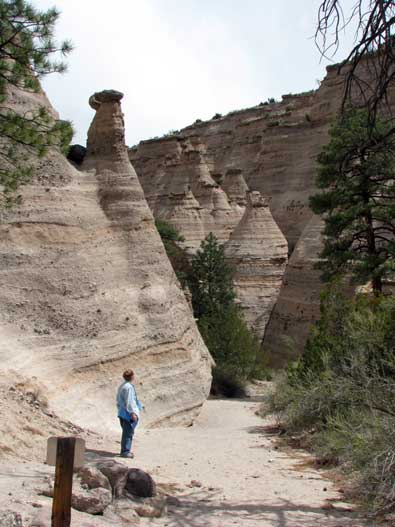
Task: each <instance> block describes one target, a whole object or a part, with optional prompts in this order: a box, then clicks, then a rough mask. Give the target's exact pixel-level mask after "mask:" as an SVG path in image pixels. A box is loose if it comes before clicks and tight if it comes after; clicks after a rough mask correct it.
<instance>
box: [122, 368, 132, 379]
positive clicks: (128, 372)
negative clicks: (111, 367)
mask: <svg viewBox="0 0 395 527" xmlns="http://www.w3.org/2000/svg"><path fill="white" fill-rule="evenodd" d="M133 377H134V371H133V370H125V371H124V372H123V378H124V379H125V381H130V380H132V379H133Z"/></svg>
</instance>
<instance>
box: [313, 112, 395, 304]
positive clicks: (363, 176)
mask: <svg viewBox="0 0 395 527" xmlns="http://www.w3.org/2000/svg"><path fill="white" fill-rule="evenodd" d="M368 122H369V115H368V112H367V111H365V110H353V111H349V112H348V113H346V114H345V115H344V116H343V118H342V119H340V120H339V121H338V122H337V124H335V125H334V126H333V127H332V129H331V131H330V142H329V144H328V145H327V146H326V147H324V149H323V150H322V152H321V154H320V155H319V158H318V161H319V169H318V175H317V185H318V187H319V188H320V189H322V192H320V193H318V194H316V195H315V196H312V197H311V198H310V206H311V208H312V210H313V211H314V212H315V213H317V214H322V215H323V216H324V219H325V228H324V235H325V242H324V249H323V251H322V254H321V256H322V258H323V261H322V262H321V263H320V267H321V268H322V270H323V271H324V273H323V278H324V280H329V279H331V278H333V277H334V276H336V275H337V274H351V276H352V278H353V281H354V282H355V283H359V284H363V283H366V282H368V281H371V283H372V287H373V290H374V292H375V293H376V294H377V293H379V292H380V291H381V290H382V280H383V278H385V277H387V276H391V275H392V274H393V273H394V271H395V180H394V178H395V137H394V135H393V134H391V133H390V130H391V125H390V124H389V123H383V122H382V121H380V120H378V119H377V120H376V123H375V126H374V127H373V129H368Z"/></svg>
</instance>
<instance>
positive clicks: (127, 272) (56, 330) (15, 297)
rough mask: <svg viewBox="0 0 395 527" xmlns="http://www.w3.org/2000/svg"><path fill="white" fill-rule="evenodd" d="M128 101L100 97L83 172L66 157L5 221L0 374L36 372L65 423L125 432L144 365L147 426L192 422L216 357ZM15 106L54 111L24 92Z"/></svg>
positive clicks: (43, 165)
mask: <svg viewBox="0 0 395 527" xmlns="http://www.w3.org/2000/svg"><path fill="white" fill-rule="evenodd" d="M121 96H122V94H120V93H118V92H113V91H107V92H101V93H99V94H95V96H94V97H93V98H92V99H91V104H92V106H94V108H96V115H95V117H94V120H93V123H92V125H91V128H90V130H89V134H88V151H87V156H86V158H85V161H84V163H83V171H82V172H79V171H77V170H75V169H74V168H73V167H72V166H71V165H70V164H69V163H68V162H67V161H66V159H65V158H64V157H63V156H62V155H61V154H60V153H59V152H58V151H57V150H55V149H54V150H51V152H50V153H49V155H48V157H46V158H45V159H43V160H42V161H40V162H39V163H38V166H37V176H36V179H35V181H33V182H32V183H31V184H29V185H27V186H25V187H23V203H22V206H21V207H19V208H17V209H14V210H12V211H9V212H6V213H4V214H3V222H2V223H1V225H0V279H1V288H0V298H1V305H2V309H1V313H0V343H1V345H0V368H1V372H2V374H5V375H6V374H7V372H9V371H10V370H15V371H16V372H17V374H18V372H22V373H23V374H24V375H25V376H26V375H28V376H36V377H38V378H39V379H40V380H41V381H42V382H43V383H44V384H45V386H46V390H47V392H48V393H47V396H48V399H49V402H50V405H51V406H52V407H53V408H54V409H55V410H56V411H57V412H58V413H59V414H60V415H61V416H62V417H63V418H67V419H70V420H73V421H74V422H77V423H79V424H81V425H83V426H87V427H91V428H94V429H99V430H107V431H108V430H109V429H111V428H114V429H118V426H119V425H118V423H117V421H116V413H115V408H114V397H115V390H116V387H117V385H118V384H119V383H120V382H121V374H122V371H123V370H124V369H125V368H127V367H128V368H130V367H131V368H133V369H134V370H135V373H136V386H137V390H138V392H139V397H140V399H141V400H142V401H143V403H144V404H145V408H146V410H145V411H144V413H143V415H142V422H143V423H145V424H151V425H154V424H160V423H165V424H166V425H169V424H171V423H185V424H188V423H191V422H192V420H193V418H194V416H195V415H196V414H197V413H198V411H199V408H200V406H201V405H202V403H203V402H204V400H205V399H206V397H207V395H208V391H209V387H210V381H211V373H210V370H211V359H210V357H209V354H208V351H207V349H206V347H205V345H204V343H203V341H202V339H201V337H200V335H199V333H198V331H197V328H196V326H195V322H194V320H193V316H192V313H191V311H190V308H189V306H188V304H187V302H186V301H185V298H184V296H183V293H182V292H181V291H180V289H179V286H178V282H177V280H176V277H175V275H174V273H173V270H172V268H171V265H170V263H169V261H168V259H167V257H166V254H165V251H164V248H163V245H162V243H161V240H160V238H159V235H158V233H157V231H156V229H155V226H154V221H153V217H152V214H151V212H150V210H149V207H148V206H147V204H146V201H145V199H144V195H143V192H142V189H141V186H140V184H139V182H138V180H137V177H136V174H135V172H134V170H133V168H132V166H131V165H130V163H129V159H128V154H127V149H126V147H125V144H124V126H123V117H122V112H121V106H120V99H121ZM9 102H10V104H13V106H14V107H15V108H17V109H23V110H26V109H28V108H30V107H37V106H38V105H40V104H41V105H42V104H44V105H46V106H48V104H49V103H48V102H47V101H46V100H45V98H44V96H43V95H42V94H41V95H34V96H33V95H29V96H28V97H26V95H25V94H22V93H20V92H17V91H14V93H13V94H12V97H11V98H10V101H9Z"/></svg>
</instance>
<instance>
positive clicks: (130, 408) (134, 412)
mask: <svg viewBox="0 0 395 527" xmlns="http://www.w3.org/2000/svg"><path fill="white" fill-rule="evenodd" d="M126 411H127V412H129V413H130V415H131V418H132V421H137V416H138V414H139V410H138V407H137V403H136V392H135V390H134V386H133V385H132V384H131V385H130V386H128V394H127V401H126Z"/></svg>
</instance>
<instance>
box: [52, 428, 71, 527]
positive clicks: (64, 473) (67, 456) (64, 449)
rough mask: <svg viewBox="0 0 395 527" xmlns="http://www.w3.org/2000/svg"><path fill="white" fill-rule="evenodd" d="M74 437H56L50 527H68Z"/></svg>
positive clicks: (69, 520)
mask: <svg viewBox="0 0 395 527" xmlns="http://www.w3.org/2000/svg"><path fill="white" fill-rule="evenodd" d="M74 449H75V437H58V444H57V448H56V469H55V488H54V496H53V502H52V518H51V525H52V527H70V522H71V491H72V487H73V468H74Z"/></svg>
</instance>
